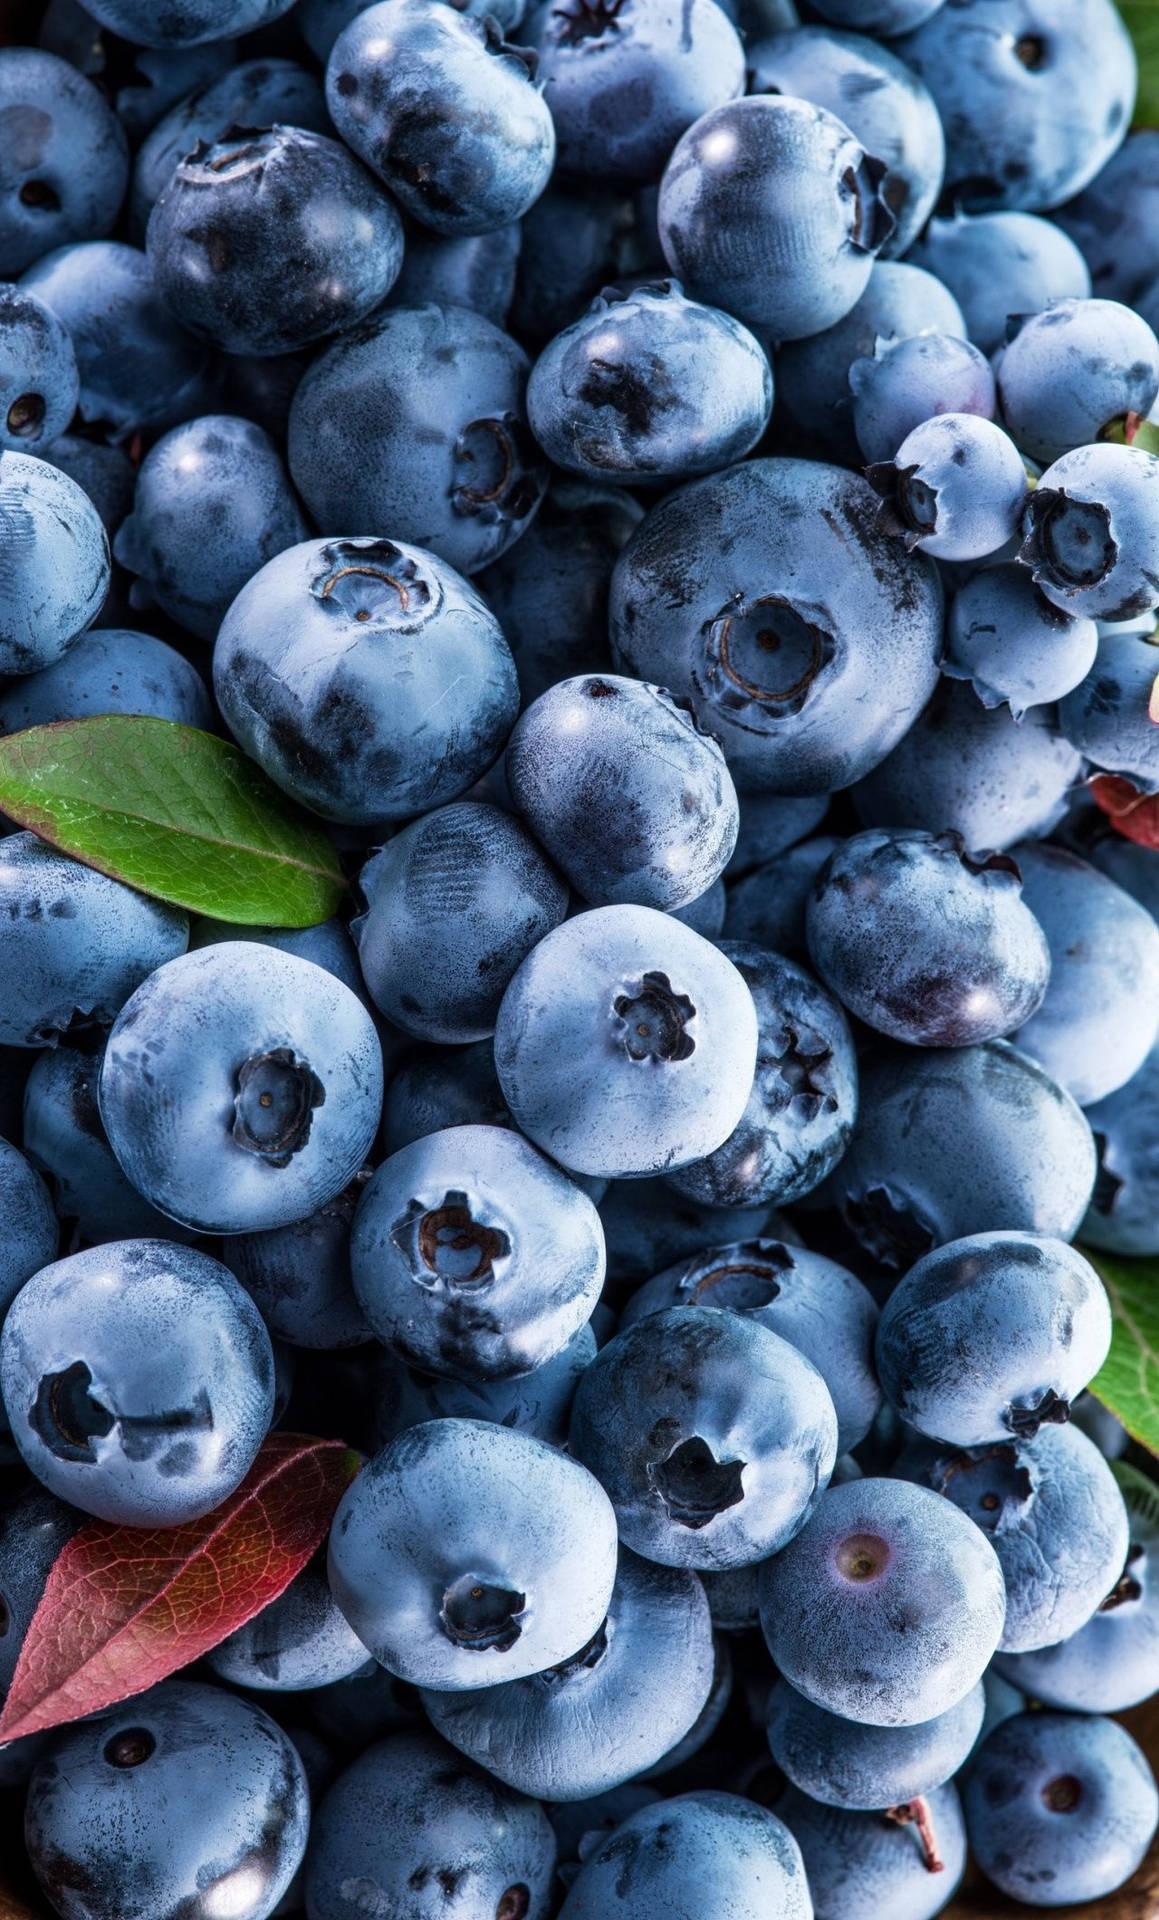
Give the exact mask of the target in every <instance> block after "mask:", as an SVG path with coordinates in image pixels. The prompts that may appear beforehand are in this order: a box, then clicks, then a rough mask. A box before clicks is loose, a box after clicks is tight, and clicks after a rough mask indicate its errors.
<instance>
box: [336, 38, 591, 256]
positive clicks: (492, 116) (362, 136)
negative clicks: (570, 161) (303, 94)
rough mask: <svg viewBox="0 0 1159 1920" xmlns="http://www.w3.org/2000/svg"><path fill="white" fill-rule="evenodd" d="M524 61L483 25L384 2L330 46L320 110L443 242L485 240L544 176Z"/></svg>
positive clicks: (531, 196) (540, 127)
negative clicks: (462, 237) (453, 237)
mask: <svg viewBox="0 0 1159 1920" xmlns="http://www.w3.org/2000/svg"><path fill="white" fill-rule="evenodd" d="M534 73H535V63H534V61H533V60H532V59H531V58H530V57H529V56H528V55H526V54H524V52H523V51H522V49H520V48H518V47H512V46H509V45H508V44H507V43H506V42H505V41H504V39H503V38H502V32H501V29H500V28H499V27H498V26H497V25H496V24H495V23H494V22H493V21H492V22H488V21H487V20H486V19H483V20H476V19H474V18H473V17H472V16H471V15H469V14H463V13H456V11H455V9H454V8H453V7H442V6H438V7H433V6H430V5H429V4H426V0H387V4H385V5H380V6H374V7H367V8H366V10H365V12H363V13H359V14H356V15H355V17H354V19H353V20H352V21H351V22H350V25H349V26H348V27H345V28H344V29H343V31H342V32H341V33H340V34H339V36H338V38H337V40H336V41H335V42H334V45H333V47H332V48H331V51H330V59H329V62H328V64H327V68H326V104H327V107H328V108H329V111H330V117H331V119H332V120H333V122H334V125H335V127H336V128H337V129H338V132H339V134H340V135H341V137H342V139H343V140H344V141H345V142H346V144H347V146H348V147H350V148H351V149H352V150H353V152H355V153H356V154H357V155H358V157H359V159H360V160H363V161H365V163H366V165H367V166H368V167H370V168H371V170H372V171H373V172H374V173H377V174H378V175H379V177H380V179H382V180H384V181H385V182H386V184H387V186H388V187H389V188H390V189H391V191H392V192H393V193H394V194H396V195H397V197H398V199H399V200H400V201H401V203H402V205H403V206H404V207H405V208H406V211H407V212H408V213H409V214H410V215H411V216H412V217H413V218H414V219H415V220H418V221H420V222H421V223H422V225H423V226H426V227H431V228H433V229H434V231H435V232H436V233H442V234H473V233H491V232H493V231H494V229H495V228H496V227H505V226H507V225H508V223H509V222H510V221H512V220H518V219H519V217H520V215H521V214H524V213H526V212H527V209H528V207H530V206H531V205H532V204H533V203H534V202H535V201H536V200H538V198H539V196H540V194H541V193H542V192H543V189H544V188H545V187H546V185H547V183H548V180H549V179H550V177H551V170H552V167H553V165H554V162H555V127H554V125H553V122H552V118H551V114H550V113H549V111H548V108H547V104H546V102H545V100H544V98H543V94H542V92H541V91H540V89H539V87H538V86H537V85H536V83H535V79H534Z"/></svg>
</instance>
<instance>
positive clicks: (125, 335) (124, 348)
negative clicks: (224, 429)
mask: <svg viewBox="0 0 1159 1920" xmlns="http://www.w3.org/2000/svg"><path fill="white" fill-rule="evenodd" d="M20 284H21V286H22V287H23V288H24V289H25V290H26V291H27V292H29V293H33V294H35V295H36V297H37V299H39V300H42V301H43V302H44V305H45V306H46V307H51V309H52V311H53V312H54V313H55V314H56V316H57V318H58V319H59V320H60V321H61V322H62V323H63V325H64V326H65V327H67V329H68V331H69V333H70V334H71V336H72V344H73V347H74V349H75V352H76V363H77V369H78V372H79V373H80V416H81V419H82V420H83V421H84V423H85V425H86V426H89V427H94V428H99V429H100V430H101V431H102V432H103V433H105V434H106V435H107V436H108V437H109V438H110V439H113V440H122V441H127V440H131V439H132V436H133V435H134V434H135V433H139V432H156V431H157V430H158V429H159V428H163V427H171V426H174V425H175V424H176V423H177V422H178V421H179V420H187V419H189V418H190V417H191V416H192V415H194V414H197V413H204V412H206V411H207V410H208V406H209V405H210V404H211V397H210V396H211V390H210V385H209V380H208V378H207V370H208V366H209V354H208V351H207V349H206V348H205V347H204V346H203V345H202V343H201V342H200V340H195V339H194V338H193V336H192V334H189V333H186V332H185V330H184V329H183V328H182V327H179V326H177V325H176V323H175V322H174V319H173V316H172V314H171V313H170V312H169V309H168V307H166V305H165V303H164V301H163V300H162V298H161V295H160V292H159V290H158V287H157V282H156V279H155V276H154V274H153V269H152V266H151V265H150V262H149V258H148V255H147V254H144V253H142V252H141V251H140V250H139V249H138V248H137V247H127V246H125V245H123V243H122V242H121V241H119V240H92V241H89V242H87V243H86V244H84V245H81V246H72V247H60V248H58V249H57V251H56V252H55V253H50V254H46V255H45V257H44V259H42V260H38V261H37V263H36V265H35V266H34V267H30V268H29V270H28V272H27V273H26V274H25V275H24V278H23V279H22V281H21V283H20Z"/></svg>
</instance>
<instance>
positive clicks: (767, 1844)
mask: <svg viewBox="0 0 1159 1920" xmlns="http://www.w3.org/2000/svg"><path fill="white" fill-rule="evenodd" d="M707 1889H711V1893H710V1894H709V1893H707V1892H706V1890H707ZM706 1897H707V1898H709V1899H711V1901H713V1902H714V1903H715V1905H716V1907H717V1909H718V1911H719V1912H720V1913H722V1914H725V1913H727V1914H728V1916H729V1920H768V1916H769V1915H770V1914H773V1913H775V1914H776V1915H777V1920H812V1913H813V1907H812V1903H811V1901H810V1898H809V1889H808V1885H807V1883H806V1880H805V1869H804V1865H803V1863H802V1860H801V1853H800V1848H799V1847H798V1846H797V1843H796V1841H795V1840H794V1839H793V1836H792V1834H791V1833H790V1832H789V1830H788V1828H787V1827H786V1826H785V1825H784V1824H783V1822H782V1821H780V1820H778V1819H777V1818H776V1816H775V1815H774V1814H771V1813H769V1812H768V1811H767V1810H766V1809H765V1808H764V1807H762V1806H758V1805H757V1804H756V1802H755V1801H752V1800H745V1799H742V1798H741V1796H740V1794H736V1793H717V1792H714V1791H712V1790H710V1789H703V1790H701V1791H700V1792H698V1793H682V1794H679V1795H678V1796H677V1797H676V1798H675V1799H672V1800H660V1801H658V1802H657V1803H656V1804H655V1805H654V1806H648V1807H641V1808H640V1809H639V1811H638V1812H636V1813H633V1814H631V1815H629V1817H628V1819H626V1820H625V1821H623V1822H622V1824H621V1825H620V1826H618V1827H617V1828H616V1830H615V1832H614V1833H612V1834H611V1835H610V1836H609V1837H608V1839H606V1840H605V1841H604V1842H603V1844H602V1846H600V1847H599V1848H598V1850H597V1851H596V1852H595V1853H591V1854H589V1855H588V1857H587V1859H586V1860H585V1861H584V1863H583V1865H582V1866H581V1867H580V1870H579V1873H578V1874H577V1876H576V1878H575V1880H574V1881H573V1882H572V1885H571V1887H570V1888H569V1890H568V1894H567V1898H566V1899H565V1900H564V1903H563V1906H562V1907H561V1908H560V1910H559V1920H654V1916H655V1915H657V1914H660V1913H663V1914H665V1915H667V1916H668V1920H702V1916H703V1914H704V1912H705V1899H706Z"/></svg>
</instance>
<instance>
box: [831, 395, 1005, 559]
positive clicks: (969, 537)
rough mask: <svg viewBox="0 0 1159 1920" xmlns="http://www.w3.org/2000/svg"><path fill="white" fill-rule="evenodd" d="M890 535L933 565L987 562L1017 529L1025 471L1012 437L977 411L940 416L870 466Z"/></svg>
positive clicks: (916, 429)
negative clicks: (917, 549)
mask: <svg viewBox="0 0 1159 1920" xmlns="http://www.w3.org/2000/svg"><path fill="white" fill-rule="evenodd" d="M866 477H867V478H868V480H869V483H870V485H871V486H872V487H874V488H875V489H876V491H877V492H878V493H880V494H881V496H882V499H883V500H884V502H885V516H886V520H887V524H888V525H889V526H890V529H891V531H893V532H894V533H896V534H897V535H899V536H900V538H901V539H903V540H904V541H905V544H906V546H907V547H908V548H911V549H912V548H914V547H920V548H921V549H922V551H923V553H932V554H933V556H934V558H935V559H936V560H982V559H984V558H985V556H986V555H987V554H991V553H994V552H995V551H996V550H997V549H998V548H999V547H1003V546H1005V545H1006V543H1007V541H1008V540H1010V539H1012V538H1013V536H1014V535H1015V533H1016V532H1017V531H1018V523H1019V520H1020V518H1021V515H1022V509H1023V506H1024V504H1025V501H1026V492H1027V480H1026V468H1025V467H1024V465H1023V463H1022V456H1021V454H1020V453H1019V451H1018V448H1017V447H1016V446H1015V444H1014V442H1013V440H1011V439H1010V438H1009V436H1008V435H1007V434H1005V433H1003V431H1002V429H1001V427H998V426H995V424H994V422H993V421H992V420H984V419H983V418H981V416H980V415H978V414H974V413H952V412H951V413H940V414H937V415H935V416H934V417H933V418H931V419H929V420H923V421H922V422H921V424H920V425H919V426H916V427H914V428H913V430H912V432H910V433H907V434H906V437H905V439H904V440H903V441H902V443H901V445H900V446H899V447H898V449H897V451H896V453H895V454H894V456H893V458H892V460H887V461H885V462H883V463H881V464H878V465H872V464H871V465H870V466H869V467H868V468H867V469H866Z"/></svg>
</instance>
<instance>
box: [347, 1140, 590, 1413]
mask: <svg viewBox="0 0 1159 1920" xmlns="http://www.w3.org/2000/svg"><path fill="white" fill-rule="evenodd" d="M350 1261H351V1274H352V1277H353V1281H354V1288H355V1292H356V1293H357V1295H358V1298H359V1300H360V1302H361V1304H362V1308H363V1311H364V1312H365V1314H366V1316H367V1319H368V1320H369V1322H370V1324H371V1326H372V1327H373V1328H374V1331H375V1333H376V1334H377V1335H378V1337H379V1339H380V1340H382V1341H383V1342H384V1343H385V1344H386V1345H387V1346H388V1347H390V1348H391V1349H392V1351H394V1352H396V1353H398V1354H400V1355H401V1356H402V1358H403V1359H405V1360H406V1361H408V1362H409V1363H410V1365H412V1366H417V1367H422V1368H425V1369H426V1370H427V1371H428V1372H430V1373H448V1374H451V1375H452V1376H458V1377H462V1378H465V1379H468V1380H502V1379H506V1378H508V1377H510V1376H511V1375H514V1374H521V1373H529V1372H530V1371H531V1370H532V1368H533V1367H541V1366H543V1365H544V1363H545V1362H546V1361H548V1360H550V1359H552V1358H553V1357H554V1356H555V1354H557V1353H559V1352H560V1350H561V1349H562V1348H563V1347H564V1346H566V1345H567V1342H568V1341H569V1340H570V1339H571V1338H572V1336H573V1335H574V1334H576V1333H578V1331H579V1329H580V1327H582V1326H583V1325H584V1324H585V1322H586V1321H587V1320H588V1319H589V1318H590V1316H591V1313H592V1309H593V1308H594V1306H595V1304H596V1301H597V1300H598V1299H599V1295H600V1288H601V1286H602V1285H603V1278H604V1235H603V1228H602V1227H601V1225H600V1219H599V1215H598V1213H597V1212H596V1209H595V1207H594V1206H593V1204H592V1202H591V1201H590V1200H589V1199H588V1197H587V1195H586V1194H585V1193H583V1192H581V1190H580V1189H579V1187H577V1186H576V1184H575V1182H574V1181H573V1180H569V1179H568V1177H567V1175H566V1174H565V1173H561V1172H560V1170H559V1168H558V1167H554V1166H552V1164H551V1162H550V1161H549V1160H546V1159H545V1158H544V1157H543V1156H542V1155H541V1154H539V1153H537V1152H536V1150H535V1148H534V1147H533V1146H531V1145H530V1144H529V1143H528V1142H527V1141H526V1140H524V1139H523V1138H522V1137H521V1136H520V1135H519V1134H517V1133H515V1132H514V1131H512V1130H509V1129H508V1128H506V1127H477V1126H475V1127H450V1128H448V1129H447V1130H446V1131H445V1132H443V1133H432V1134H428V1135H427V1136H426V1138H425V1139H422V1140H416V1141H415V1142H414V1144H413V1145H412V1146H409V1147H403V1148H401V1150H400V1151H399V1152H398V1153H395V1154H392V1155H391V1156H390V1158H389V1159H388V1160H386V1161H385V1162H384V1163H383V1165H382V1166H381V1167H379V1169H378V1171H377V1173H375V1174H374V1175H373V1177H372V1179H371V1180H370V1183H369V1185H368V1186H367V1188H366V1190H365V1192H364V1194H363V1196H362V1199H361V1201H360V1202H359V1207H358V1213H357V1216H356V1218H355V1222H354V1227H353V1230H352V1233H351V1240H350Z"/></svg>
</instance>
